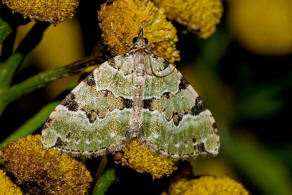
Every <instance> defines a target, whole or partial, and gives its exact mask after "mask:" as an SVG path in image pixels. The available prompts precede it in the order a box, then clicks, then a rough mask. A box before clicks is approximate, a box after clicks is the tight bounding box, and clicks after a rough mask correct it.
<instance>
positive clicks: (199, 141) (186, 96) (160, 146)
mask: <svg viewBox="0 0 292 195" xmlns="http://www.w3.org/2000/svg"><path fill="white" fill-rule="evenodd" d="M150 59H151V63H152V66H153V67H154V68H153V69H156V70H161V69H164V67H167V68H166V69H174V71H173V72H172V73H171V74H169V75H168V76H165V77H156V76H153V75H152V76H151V75H147V78H146V86H145V92H144V100H143V103H144V108H143V109H144V111H143V131H144V141H145V142H146V145H147V146H148V147H150V148H152V149H153V150H155V151H159V152H160V153H162V154H165V156H171V157H172V158H174V159H187V158H190V157H196V156H198V155H203V154H213V155H216V154H218V149H219V136H218V130H217V125H216V123H215V120H214V118H213V116H212V114H211V112H210V111H209V110H208V109H207V108H206V106H205V104H204V103H203V101H202V99H201V98H200V96H199V95H198V94H197V93H196V91H195V90H194V89H193V88H192V86H191V85H190V84H189V83H188V81H187V80H186V79H185V78H184V77H183V76H182V75H181V73H180V72H179V71H178V70H176V69H175V68H174V66H173V65H171V64H168V63H167V61H165V60H164V59H163V58H160V57H157V56H155V55H153V54H152V55H150ZM165 71H166V72H167V70H165ZM168 72H169V71H168Z"/></svg>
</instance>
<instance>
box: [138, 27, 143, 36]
mask: <svg viewBox="0 0 292 195" xmlns="http://www.w3.org/2000/svg"><path fill="white" fill-rule="evenodd" d="M143 36H144V33H143V27H142V26H141V27H140V28H139V32H138V37H143Z"/></svg>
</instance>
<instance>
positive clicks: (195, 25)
mask: <svg viewBox="0 0 292 195" xmlns="http://www.w3.org/2000/svg"><path fill="white" fill-rule="evenodd" d="M154 2H155V4H156V5H157V6H158V7H159V8H160V9H162V10H163V11H164V12H165V14H166V15H167V17H168V18H169V19H171V20H176V21H177V22H179V23H181V24H184V25H186V26H187V28H188V29H189V30H190V31H192V32H196V33H198V35H199V36H200V37H201V38H204V39H206V38H208V37H210V36H211V35H212V34H213V33H214V32H215V31H216V24H218V23H219V22H220V18H221V16H222V13H223V6H222V2H221V0H173V1H169V0H154Z"/></svg>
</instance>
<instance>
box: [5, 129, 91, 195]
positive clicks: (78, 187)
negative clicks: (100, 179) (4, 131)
mask: <svg viewBox="0 0 292 195" xmlns="http://www.w3.org/2000/svg"><path fill="white" fill-rule="evenodd" d="M0 157H1V158H2V159H3V160H4V162H5V169H6V170H7V171H8V172H11V173H13V174H14V176H15V177H16V181H17V183H18V184H22V185H25V184H27V183H33V184H35V185H36V186H33V187H35V188H38V189H40V190H42V191H43V192H44V193H45V194H86V193H87V189H88V188H89V186H90V182H91V181H92V178H91V176H90V173H89V171H88V170H87V169H86V167H85V166H84V165H83V164H82V163H81V162H79V161H77V160H75V159H74V158H72V157H70V156H68V155H65V154H62V153H59V152H58V151H56V150H54V149H45V148H44V147H43V145H42V144H41V140H40V135H36V136H32V135H29V136H27V137H25V138H20V139H18V140H17V141H16V142H12V143H9V144H8V145H7V146H6V147H5V148H4V149H2V151H1V152H0Z"/></svg>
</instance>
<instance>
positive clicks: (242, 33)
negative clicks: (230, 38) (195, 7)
mask: <svg viewBox="0 0 292 195" xmlns="http://www.w3.org/2000/svg"><path fill="white" fill-rule="evenodd" d="M227 3H228V5H229V8H230V9H228V13H227V19H228V24H229V28H230V31H231V32H232V33H233V35H234V37H235V38H236V39H237V40H238V41H239V42H240V44H241V45H242V46H243V47H245V48H246V49H248V50H250V51H252V52H254V53H257V54H260V55H287V54H291V53H292V20H291V18H292V12H291V10H292V1H290V0H277V1H275V0H256V1H254V0H236V1H234V0H229V1H227Z"/></svg>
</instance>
